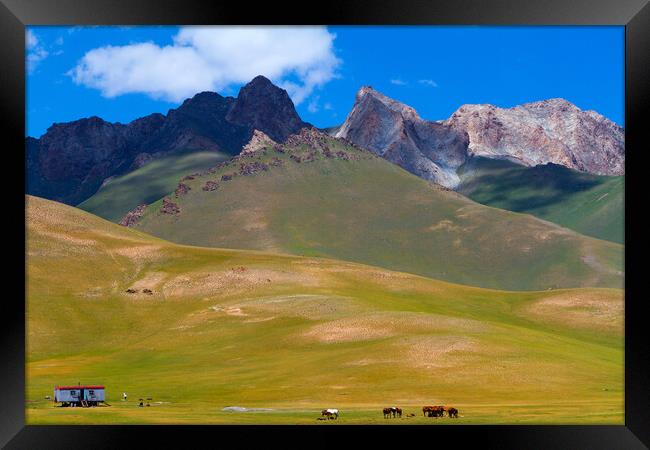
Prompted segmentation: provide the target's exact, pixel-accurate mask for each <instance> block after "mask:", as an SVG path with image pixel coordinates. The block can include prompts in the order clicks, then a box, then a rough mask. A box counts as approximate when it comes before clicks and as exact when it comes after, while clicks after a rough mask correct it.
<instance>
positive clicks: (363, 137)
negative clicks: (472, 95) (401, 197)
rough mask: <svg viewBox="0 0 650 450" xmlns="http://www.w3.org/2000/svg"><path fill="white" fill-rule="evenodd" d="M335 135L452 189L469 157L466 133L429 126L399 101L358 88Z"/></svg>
mask: <svg viewBox="0 0 650 450" xmlns="http://www.w3.org/2000/svg"><path fill="white" fill-rule="evenodd" d="M335 135H336V137H340V138H345V139H347V140H348V141H350V142H352V143H354V144H356V145H358V146H359V147H362V148H366V149H368V150H370V151H372V152H373V153H375V154H377V155H379V156H382V157H383V158H385V159H387V160H389V161H391V162H393V163H395V164H397V165H399V166H400V167H402V168H404V169H406V170H408V171H409V172H411V173H413V174H415V175H417V176H419V177H422V178H424V179H426V180H429V181H433V182H436V183H438V184H441V185H443V186H446V187H449V188H453V187H455V186H456V185H457V184H458V183H459V178H458V175H457V174H456V169H457V168H458V167H460V166H461V165H462V164H463V163H464V162H465V161H466V159H467V156H468V153H467V146H468V143H469V139H468V137H467V134H466V133H465V132H464V131H458V130H456V129H454V128H452V127H451V126H449V125H446V124H440V123H436V122H429V121H426V120H423V119H421V118H420V116H418V114H417V112H416V111H415V110H414V109H413V108H411V107H410V106H407V105H405V104H403V103H400V102H397V101H395V100H393V99H391V98H389V97H386V96H385V95H383V94H381V93H380V92H377V91H375V90H374V89H372V87H369V86H364V87H362V88H361V89H360V90H359V91H358V92H357V95H356V101H355V104H354V106H353V108H352V111H351V112H350V114H349V115H348V117H347V119H346V120H345V122H344V123H343V125H342V126H341V127H340V128H339V130H338V131H337V132H336V134H335Z"/></svg>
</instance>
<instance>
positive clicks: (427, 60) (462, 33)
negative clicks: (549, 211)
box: [25, 26, 624, 137]
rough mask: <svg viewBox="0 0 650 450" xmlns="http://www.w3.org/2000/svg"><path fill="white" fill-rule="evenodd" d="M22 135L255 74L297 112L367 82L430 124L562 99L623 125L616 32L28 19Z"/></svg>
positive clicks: (338, 110)
mask: <svg viewBox="0 0 650 450" xmlns="http://www.w3.org/2000/svg"><path fill="white" fill-rule="evenodd" d="M25 56H26V67H27V86H26V89H27V92H26V94H27V105H26V115H27V117H26V123H27V129H26V134H27V135H29V136H35V137H39V136H40V135H42V134H43V133H45V131H46V130H47V128H48V127H49V126H50V125H51V124H52V123H54V122H67V121H72V120H76V119H79V118H82V117H89V116H92V115H96V116H99V117H102V118H104V119H106V120H109V121H112V122H122V123H127V122H129V121H131V120H133V119H135V118H137V117H141V116H144V115H147V114H150V113H153V112H161V113H163V114H165V113H167V111H168V110H169V109H171V108H175V107H177V106H178V105H179V104H180V103H181V102H182V100H183V99H184V98H187V97H189V96H191V95H192V93H196V92H199V91H203V90H215V91H217V92H219V93H220V94H222V95H232V96H236V95H237V92H238V90H239V88H240V87H241V86H242V84H245V82H246V81H248V80H250V79H251V78H253V76H254V75H257V74H262V75H266V76H268V77H269V78H271V79H272V80H273V81H274V82H275V83H276V84H279V85H281V86H282V87H284V88H285V89H287V91H288V92H289V93H290V95H291V97H292V98H293V99H294V101H295V102H296V103H297V110H298V113H299V114H300V116H301V117H302V118H303V120H305V121H308V122H311V123H312V124H314V125H316V126H319V127H325V126H332V125H336V124H339V123H341V122H342V121H343V120H345V117H346V115H347V113H348V112H349V110H350V108H351V107H352V104H353V103H354V95H355V93H356V91H357V90H358V89H359V87H361V86H363V85H371V86H373V87H374V88H375V89H377V90H379V91H381V92H383V93H384V94H386V95H388V96H390V97H393V98H395V99H397V100H400V101H402V102H404V103H406V104H408V105H410V106H412V107H414V108H415V109H416V110H417V111H418V112H419V114H420V115H421V116H422V117H423V118H425V119H429V120H441V119H446V118H447V117H449V115H451V113H453V112H454V111H455V110H456V109H457V108H459V107H460V106H461V105H462V104H465V103H492V104H494V105H497V106H500V107H511V106H514V105H517V104H521V103H526V102H531V101H537V100H543V99H547V98H554V97H562V98H565V99H567V100H569V101H571V102H573V103H575V104H576V105H577V106H578V107H580V108H582V109H593V110H596V111H598V112H599V113H601V114H603V115H604V116H606V117H608V118H610V119H611V120H613V121H615V122H617V123H619V124H620V125H624V28H623V27H577V26H576V27H483V26H463V27H451V26H450V27H435V26H431V27H421V26H417V27H405V26H386V27H361V26H359V27H345V26H336V27H326V28H325V27H315V28H312V27H294V28H289V29H284V28H278V27H267V28H256V27H243V28H232V27H203V28H202V27H182V28H181V27H151V26H148V27H39V26H34V27H29V28H28V31H27V35H26V52H25Z"/></svg>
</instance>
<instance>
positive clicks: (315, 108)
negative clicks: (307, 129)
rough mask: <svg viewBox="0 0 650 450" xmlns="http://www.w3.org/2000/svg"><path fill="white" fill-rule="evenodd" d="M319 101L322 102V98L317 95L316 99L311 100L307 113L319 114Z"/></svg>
mask: <svg viewBox="0 0 650 450" xmlns="http://www.w3.org/2000/svg"><path fill="white" fill-rule="evenodd" d="M318 100H320V96H318V95H316V96H314V98H312V99H311V101H310V102H309V104H308V105H307V111H309V112H310V113H312V114H313V113H317V112H318V110H319V109H320V108H319V106H318Z"/></svg>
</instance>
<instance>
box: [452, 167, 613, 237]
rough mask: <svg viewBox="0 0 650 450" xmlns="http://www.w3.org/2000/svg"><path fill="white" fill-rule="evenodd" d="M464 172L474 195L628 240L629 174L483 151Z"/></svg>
mask: <svg viewBox="0 0 650 450" xmlns="http://www.w3.org/2000/svg"><path fill="white" fill-rule="evenodd" d="M459 175H460V178H461V183H460V185H459V186H458V188H457V191H458V192H460V193H462V194H463V195H466V196H468V197H469V198H471V199H472V200H474V201H477V202H479V203H482V204H484V205H488V206H494V207H496V208H502V209H507V210H510V211H517V212H523V213H528V214H533V215H534V216H537V217H539V218H541V219H544V220H548V221H551V222H554V223H557V224H559V225H562V226H564V227H567V228H570V229H572V230H575V231H577V232H579V233H582V234H585V235H588V236H593V237H597V238H599V239H605V240H608V241H612V242H618V243H621V244H622V243H623V242H624V236H623V235H624V231H625V214H624V206H625V203H624V193H625V179H624V177H623V176H617V177H614V176H598V175H591V174H587V173H584V172H578V171H575V170H571V169H567V168H566V167H563V166H558V165H555V164H546V165H539V166H535V167H525V166H521V165H518V164H515V163H512V162H509V161H506V160H495V159H488V158H481V157H476V158H472V159H471V160H470V161H468V163H467V164H465V165H464V166H463V167H461V168H460V169H459Z"/></svg>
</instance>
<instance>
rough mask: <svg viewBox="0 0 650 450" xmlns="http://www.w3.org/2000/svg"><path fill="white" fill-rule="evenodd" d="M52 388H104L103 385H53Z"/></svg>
mask: <svg viewBox="0 0 650 450" xmlns="http://www.w3.org/2000/svg"><path fill="white" fill-rule="evenodd" d="M54 389H104V386H85V385H81V386H55V387H54Z"/></svg>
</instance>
